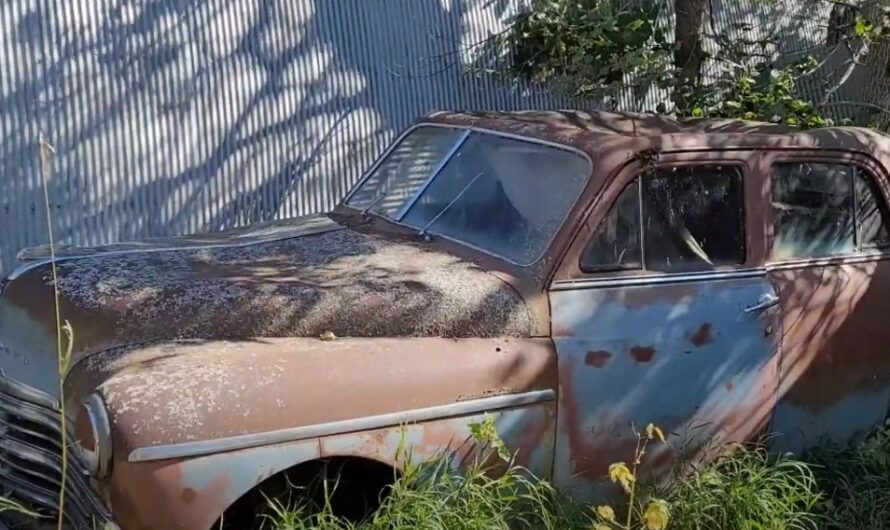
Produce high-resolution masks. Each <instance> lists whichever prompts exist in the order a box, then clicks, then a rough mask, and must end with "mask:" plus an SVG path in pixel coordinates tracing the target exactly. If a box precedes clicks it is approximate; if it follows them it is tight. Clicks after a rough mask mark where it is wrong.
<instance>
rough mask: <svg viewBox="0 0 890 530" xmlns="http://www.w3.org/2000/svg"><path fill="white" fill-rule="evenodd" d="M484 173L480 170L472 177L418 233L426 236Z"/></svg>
mask: <svg viewBox="0 0 890 530" xmlns="http://www.w3.org/2000/svg"><path fill="white" fill-rule="evenodd" d="M484 174H485V172H484V171H480V172H479V174H478V175H476V176H475V177H473V178H472V180H470V182H467V185H466V186H464V189H462V190H460V193H458V194H457V195H455V196H454V198H453V199H451V202H449V203H448V204H447V205H446V206H445V207H444V208H442V210H440V211H439V213H437V214H436V215H435V216H433V218H432V219H430V222H428V223H427V224H426V226H424V227H423V229H422V230H421V231H420V232H418V233H417V235H419V236H421V237H426V235H427V230H429V229H430V227H431V226H433V225H434V224H435V223H436V221H438V220H439V218H441V217H442V216H443V215H445V212H447V211H448V210H449V209H451V207H452V206H454V203H456V202H457V201H458V200H460V198H461V197H463V195H464V193H466V192H467V190H469V189H470V187H471V186H473V184H475V183H476V181H477V180H479V177H481V176H482V175H484Z"/></svg>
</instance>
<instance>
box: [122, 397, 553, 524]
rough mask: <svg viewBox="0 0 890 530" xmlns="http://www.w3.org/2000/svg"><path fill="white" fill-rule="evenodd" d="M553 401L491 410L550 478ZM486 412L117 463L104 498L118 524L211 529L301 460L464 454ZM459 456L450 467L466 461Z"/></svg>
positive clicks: (394, 461) (509, 440)
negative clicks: (244, 499)
mask: <svg viewBox="0 0 890 530" xmlns="http://www.w3.org/2000/svg"><path fill="white" fill-rule="evenodd" d="M555 413H556V411H555V403H554V402H542V403H540V404H536V405H530V406H526V407H520V408H515V409H509V410H501V411H495V412H492V413H491V414H490V415H491V416H492V417H493V418H494V420H495V424H496V425H497V427H498V432H499V433H501V434H502V437H503V438H504V441H505V443H506V444H507V447H508V448H510V450H511V451H515V452H516V453H517V459H518V463H519V464H520V465H523V466H526V467H528V468H529V469H530V470H532V472H534V473H535V474H536V475H538V476H542V477H549V476H550V473H551V465H552V458H553V448H554V436H555V428H554V425H555V421H554V420H555ZM485 418H486V415H485V414H477V415H472V416H463V417H457V418H449V419H442V420H435V421H430V422H425V423H419V424H411V425H404V426H397V427H390V428H385V429H377V430H372V431H363V432H356V433H348V434H342V435H337V436H330V437H325V438H315V439H310V440H302V441H299V442H292V443H284V444H276V445H271V446H264V447H256V448H251V449H244V450H239V451H232V452H226V453H218V454H213V455H207V456H200V457H194V458H187V459H177V460H166V461H157V462H141V463H133V462H119V463H118V465H117V467H116V470H115V472H114V475H113V480H112V481H111V482H110V483H109V484H107V485H106V486H105V487H106V488H107V492H106V496H107V497H108V498H109V499H110V502H111V504H112V506H113V508H114V512H115V516H116V518H117V520H118V521H119V522H120V524H121V526H122V528H125V529H127V530H130V529H134V530H148V529H157V528H170V529H179V530H210V529H211V528H212V527H213V525H214V523H215V522H216V521H218V520H219V518H220V516H222V514H223V513H224V512H225V510H226V509H227V508H228V507H229V506H231V505H232V504H234V503H235V502H236V501H237V500H238V499H240V498H241V497H242V496H244V495H245V494H247V493H248V492H250V491H251V490H252V489H254V488H255V487H256V486H258V485H259V484H260V483H262V482H263V481H264V480H266V479H268V478H270V477H272V476H274V475H276V474H278V473H281V472H283V471H286V470H287V469H290V468H292V467H294V466H297V465H299V464H302V463H305V462H309V461H312V460H317V459H320V458H327V457H358V458H365V459H369V460H375V461H378V462H381V463H384V464H386V465H389V466H391V467H393V468H395V469H399V468H401V467H402V466H403V465H404V464H405V461H404V460H403V459H400V458H397V454H399V447H400V446H401V444H404V447H405V448H406V449H408V451H406V452H405V453H402V454H403V455H404V454H407V455H410V458H411V461H413V462H415V463H416V462H421V461H428V460H430V459H434V458H436V457H438V456H441V455H442V454H443V453H444V452H445V451H447V450H449V448H450V449H451V450H453V451H455V452H457V453H458V456H462V455H465V454H468V453H470V452H471V451H472V450H473V449H474V447H473V444H472V443H471V442H467V441H468V440H470V425H471V424H472V423H474V422H481V421H483V420H484V419H485ZM465 462H466V460H465V459H463V458H456V459H454V460H453V463H454V465H459V464H461V463H465Z"/></svg>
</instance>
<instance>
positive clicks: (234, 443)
mask: <svg viewBox="0 0 890 530" xmlns="http://www.w3.org/2000/svg"><path fill="white" fill-rule="evenodd" d="M555 400H556V392H555V391H554V390H549V389H548V390H536V391H532V392H524V393H521V394H508V395H503V396H494V397H490V398H482V399H474V400H471V401H461V402H457V403H450V404H448V405H439V406H435V407H427V408H422V409H414V410H407V411H403V412H393V413H389V414H379V415H375V416H367V417H364V418H356V419H351V420H342V421H335V422H330V423H320V424H316V425H306V426H303V427H295V428H292V429H283V430H279V431H271V432H263V433H255V434H246V435H241V436H231V437H226V438H218V439H215V440H203V441H198V442H183V443H176V444H165V445H157V446H149V447H139V448H136V449H134V450H133V451H132V452H131V453H130V455H129V457H128V460H129V461H130V462H152V461H156V460H168V459H173V458H187V457H196V456H205V455H210V454H215V453H222V452H228V451H237V450H240V449H250V448H255V447H263V446H268V445H275V444H281V443H288V442H299V441H303V440H312V439H316V438H323V437H327V436H336V435H340V434H348V433H354V432H363V431H370V430H376V429H383V428H387V427H396V426H399V425H404V424H408V423H421V422H427V421H434V420H442V419H447V418H454V417H459V416H468V415H472V414H480V413H484V412H493V411H497V410H503V409H510V408H517V407H523V406H530V405H536V404H539V403H547V402H551V401H555Z"/></svg>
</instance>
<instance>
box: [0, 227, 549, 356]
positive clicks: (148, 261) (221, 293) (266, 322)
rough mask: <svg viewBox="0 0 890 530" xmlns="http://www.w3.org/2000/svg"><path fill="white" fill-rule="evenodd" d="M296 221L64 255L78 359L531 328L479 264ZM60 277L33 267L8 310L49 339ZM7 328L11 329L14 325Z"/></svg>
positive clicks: (510, 295)
mask: <svg viewBox="0 0 890 530" xmlns="http://www.w3.org/2000/svg"><path fill="white" fill-rule="evenodd" d="M307 223H309V224H307ZM310 225H311V228H310ZM288 226H289V227H290V228H289V229H290V230H291V232H287V231H283V230H272V232H273V233H274V234H275V236H274V237H269V236H262V237H259V239H257V237H256V234H254V235H253V236H251V237H253V239H251V238H247V239H244V238H242V239H238V240H234V241H232V240H228V241H227V240H219V241H215V242H213V243H211V244H207V243H205V244H203V245H198V244H192V243H190V242H188V241H186V242H185V243H182V244H178V245H168V246H160V247H148V246H146V247H142V246H139V247H124V248H116V249H114V250H105V251H98V252H94V253H86V252H83V251H80V252H75V253H72V254H71V255H70V257H68V258H66V259H60V261H58V266H57V269H58V291H59V294H60V297H61V309H62V317H63V319H64V320H68V321H70V322H71V325H72V327H73V328H74V330H75V334H76V340H75V352H74V358H73V359H72V361H73V362H75V363H76V362H77V361H78V360H79V359H81V358H83V357H84V356H87V355H89V354H90V353H91V352H97V351H102V350H105V349H108V348H114V347H118V346H121V345H127V344H138V343H156V342H164V341H170V340H179V339H238V338H251V337H321V336H323V335H331V334H333V335H335V336H337V337H522V336H529V335H530V334H531V333H532V330H533V329H534V323H533V317H532V316H531V314H530V312H529V310H528V308H527V306H526V304H525V303H524V301H523V299H522V298H521V297H520V296H519V295H518V294H517V293H516V291H515V290H513V288H511V287H510V286H508V285H507V284H506V283H505V282H504V281H502V280H501V279H499V278H497V277H496V276H494V275H492V274H490V273H489V272H488V271H486V270H483V269H482V268H480V267H479V266H477V265H476V264H474V263H472V262H469V261H466V260H463V259H461V258H458V257H455V256H453V255H450V254H447V253H443V252H440V251H436V250H434V249H430V248H427V247H424V246H422V245H420V244H415V243H411V242H404V241H394V240H385V239H381V238H377V237H372V236H369V235H366V234H362V233H359V232H356V231H353V230H350V229H347V228H345V227H343V226H341V225H338V224H336V223H334V222H333V221H330V220H326V221H319V219H318V218H311V219H306V220H305V221H303V222H302V223H300V222H296V223H295V222H294V221H289V222H288ZM33 258H34V256H32V259H33ZM53 284H54V280H53V276H52V268H51V266H50V265H49V264H48V263H47V264H44V265H41V266H37V267H32V268H31V269H30V270H28V271H27V272H24V273H20V274H19V275H18V277H16V278H14V279H13V281H11V282H10V283H9V285H8V286H7V289H6V292H5V293H4V296H3V300H2V301H0V305H5V306H7V308H8V306H10V305H13V306H17V309H20V311H16V312H15V314H18V315H27V317H26V319H27V320H28V321H29V322H26V323H21V325H27V326H28V327H29V328H33V327H34V324H35V323H36V324H37V325H38V326H39V327H42V328H44V329H45V330H46V333H47V334H48V336H52V335H53V332H54V325H55V315H54V314H53V310H52V308H53V303H52V301H53V296H54V294H53ZM5 314H13V313H12V312H9V311H7V312H6V313H5ZM17 318H22V317H21V316H19V317H17ZM3 324H4V326H2V327H3V328H7V329H6V330H5V333H6V334H8V333H9V332H10V329H8V328H9V327H10V326H15V325H16V324H14V323H10V322H4V323H3Z"/></svg>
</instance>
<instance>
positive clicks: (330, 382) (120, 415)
mask: <svg viewBox="0 0 890 530" xmlns="http://www.w3.org/2000/svg"><path fill="white" fill-rule="evenodd" d="M556 377H557V375H556V359H555V354H554V351H553V346H552V342H551V341H550V340H549V339H441V338H416V339H338V340H335V341H322V340H318V339H308V338H305V339H299V338H298V339H255V340H250V341H241V342H222V341H212V342H193V343H179V344H177V343H173V344H165V345H159V346H152V347H145V348H135V349H130V350H125V349H121V350H112V351H109V352H107V353H103V354H99V355H95V356H93V357H91V358H90V359H89V360H87V361H85V362H84V363H81V365H80V366H78V367H77V368H76V369H75V372H74V373H72V374H71V376H70V377H69V379H70V380H74V379H87V378H89V379H92V380H101V381H102V383H101V384H100V386H99V390H100V392H101V393H102V395H103V397H104V398H105V402H106V404H107V406H108V410H109V414H110V416H111V420H112V424H113V428H114V430H115V432H116V436H117V440H116V441H117V444H116V445H115V450H116V451H123V452H126V453H128V452H129V451H131V450H133V449H135V448H137V447H146V446H153V445H158V444H168V443H177V442H186V441H194V440H210V439H215V438H222V437H227V436H236V435H240V434H251V433H259V432H268V431H273V430H279V429H285V428H294V427H300V426H306V425H314V424H319V423H329V422H334V421H339V420H348V419H354V418H361V417H365V416H372V415H379V414H386V413H391V412H399V411H406V410H413V409H420V408H425V407H432V406H438V405H447V404H451V403H456V402H459V401H467V400H471V399H477V398H482V397H488V396H492V395H499V394H509V393H519V392H526V391H532V390H545V389H555V388H556Z"/></svg>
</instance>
